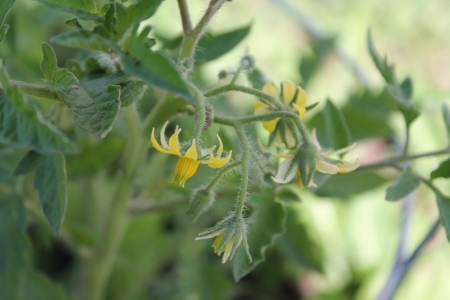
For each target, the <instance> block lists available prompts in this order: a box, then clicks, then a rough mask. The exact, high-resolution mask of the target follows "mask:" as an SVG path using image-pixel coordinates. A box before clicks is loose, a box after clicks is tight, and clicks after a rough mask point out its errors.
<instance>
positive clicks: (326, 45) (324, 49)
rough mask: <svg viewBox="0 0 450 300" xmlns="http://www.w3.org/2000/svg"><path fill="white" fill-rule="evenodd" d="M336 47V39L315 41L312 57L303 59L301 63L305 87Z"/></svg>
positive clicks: (328, 38)
mask: <svg viewBox="0 0 450 300" xmlns="http://www.w3.org/2000/svg"><path fill="white" fill-rule="evenodd" d="M334 47H335V38H334V37H324V38H319V39H315V40H314V41H313V44H312V52H313V53H312V55H310V56H306V57H303V58H302V60H301V62H300V74H301V75H302V79H303V85H306V84H308V82H309V80H310V78H311V77H312V75H314V73H315V72H316V71H317V70H318V69H319V68H320V67H321V66H322V62H323V60H324V59H325V58H326V57H327V56H328V54H330V53H331V51H333V49H334Z"/></svg>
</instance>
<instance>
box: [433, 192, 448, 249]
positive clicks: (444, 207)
mask: <svg viewBox="0 0 450 300" xmlns="http://www.w3.org/2000/svg"><path fill="white" fill-rule="evenodd" d="M435 194H436V201H437V204H438V207H439V215H440V216H441V222H442V225H444V227H445V232H446V233H447V239H448V240H449V241H450V198H448V197H446V196H444V195H442V194H441V193H438V192H436V193H435Z"/></svg>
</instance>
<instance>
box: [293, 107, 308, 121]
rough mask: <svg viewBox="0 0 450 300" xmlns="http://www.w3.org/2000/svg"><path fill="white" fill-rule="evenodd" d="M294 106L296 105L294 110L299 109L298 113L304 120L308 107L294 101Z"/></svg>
mask: <svg viewBox="0 0 450 300" xmlns="http://www.w3.org/2000/svg"><path fill="white" fill-rule="evenodd" d="M292 106H294V109H293V111H298V114H299V116H300V119H302V120H303V118H304V117H305V114H306V108H305V107H303V106H298V105H297V104H295V103H293V104H292Z"/></svg>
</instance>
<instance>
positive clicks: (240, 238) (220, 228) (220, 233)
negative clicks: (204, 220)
mask: <svg viewBox="0 0 450 300" xmlns="http://www.w3.org/2000/svg"><path fill="white" fill-rule="evenodd" d="M245 227H246V225H245V222H244V219H243V218H242V217H241V218H235V217H234V216H229V217H226V218H225V219H224V220H222V221H220V222H219V223H217V225H216V226H214V227H212V228H209V229H206V230H205V231H203V232H201V233H200V234H199V235H198V237H197V238H196V240H204V239H209V238H213V237H215V239H214V242H213V244H212V247H213V248H214V253H217V255H219V256H220V255H222V253H223V257H222V263H225V262H226V261H227V260H228V258H230V259H232V258H233V256H234V254H235V253H236V250H237V248H238V247H239V245H240V244H241V243H244V248H245V251H246V252H247V256H248V258H249V261H250V262H251V261H252V258H251V256H250V253H249V251H248V244H247V235H246V233H245Z"/></svg>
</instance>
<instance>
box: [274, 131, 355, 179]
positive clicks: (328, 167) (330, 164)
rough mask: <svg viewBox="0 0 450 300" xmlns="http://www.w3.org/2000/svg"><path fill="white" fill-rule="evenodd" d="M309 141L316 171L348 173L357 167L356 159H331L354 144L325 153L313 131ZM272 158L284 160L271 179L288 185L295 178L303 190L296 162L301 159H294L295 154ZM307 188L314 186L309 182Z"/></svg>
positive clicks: (277, 155)
mask: <svg viewBox="0 0 450 300" xmlns="http://www.w3.org/2000/svg"><path fill="white" fill-rule="evenodd" d="M311 141H312V143H313V145H314V146H315V148H316V155H315V156H316V168H315V169H316V171H319V172H321V173H327V174H336V173H348V172H351V171H353V170H355V169H356V168H358V167H359V162H358V160H357V159H356V160H354V161H346V160H341V159H333V158H332V156H333V155H338V154H342V153H345V152H347V151H349V150H351V149H352V148H353V147H354V146H355V144H353V145H350V146H348V147H346V148H343V149H340V150H337V151H334V152H330V153H326V152H325V151H323V150H322V147H321V146H320V144H319V141H318V140H317V137H316V131H315V129H314V130H313V132H312V139H311ZM274 156H276V157H283V158H285V160H284V161H283V162H282V163H281V164H280V167H279V168H278V173H277V175H276V176H275V177H272V179H273V180H274V181H275V182H277V183H288V182H289V181H291V180H292V179H293V178H294V177H295V176H296V177H297V180H296V181H297V184H298V186H299V188H303V187H304V185H303V182H302V180H301V176H300V170H299V168H298V164H297V162H296V159H301V158H296V155H295V153H293V154H275V155H274ZM309 186H310V187H311V186H315V184H314V183H313V182H312V181H311V182H310V183H309Z"/></svg>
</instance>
